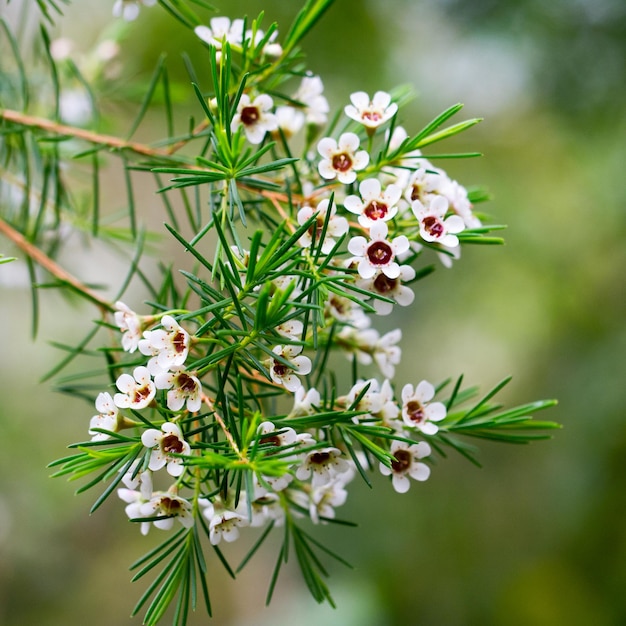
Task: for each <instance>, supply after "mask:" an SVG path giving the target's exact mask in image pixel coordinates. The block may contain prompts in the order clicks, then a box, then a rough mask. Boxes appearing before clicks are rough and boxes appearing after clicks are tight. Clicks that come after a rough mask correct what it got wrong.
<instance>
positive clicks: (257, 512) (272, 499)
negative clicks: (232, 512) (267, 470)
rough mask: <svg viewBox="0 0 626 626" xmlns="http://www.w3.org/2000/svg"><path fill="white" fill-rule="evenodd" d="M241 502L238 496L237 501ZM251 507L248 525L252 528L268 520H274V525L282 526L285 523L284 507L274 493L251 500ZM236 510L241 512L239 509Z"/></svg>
mask: <svg viewBox="0 0 626 626" xmlns="http://www.w3.org/2000/svg"><path fill="white" fill-rule="evenodd" d="M241 502H242V501H241V498H240V499H239V503H240V504H241ZM244 505H245V502H244ZM251 509H252V519H251V520H250V526H251V527H252V528H258V527H259V526H263V524H265V522H267V521H268V520H274V525H275V526H282V525H283V524H284V523H285V509H283V507H282V505H281V502H280V498H279V496H278V495H277V494H275V493H266V494H264V495H262V496H260V497H258V498H256V500H255V501H254V502H252V505H251ZM238 512H239V513H240V514H241V513H242V512H241V511H238ZM246 516H247V515H246Z"/></svg>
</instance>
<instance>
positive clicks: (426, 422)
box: [402, 380, 446, 435]
mask: <svg viewBox="0 0 626 626" xmlns="http://www.w3.org/2000/svg"><path fill="white" fill-rule="evenodd" d="M434 396H435V388H434V387H433V386H432V385H431V384H430V383H429V382H428V381H426V380H423V381H422V382H421V383H419V385H417V387H416V388H415V391H413V385H405V386H404V387H403V388H402V403H403V404H402V419H403V420H404V423H405V424H406V425H407V426H416V427H417V428H419V429H420V430H421V431H422V432H423V433H424V434H425V435H434V434H435V433H436V432H437V431H438V430H439V428H438V426H437V425H436V424H433V422H438V421H439V420H442V419H443V418H444V417H445V416H446V407H445V406H444V404H443V403H441V402H430V401H431V400H432V399H433V397H434Z"/></svg>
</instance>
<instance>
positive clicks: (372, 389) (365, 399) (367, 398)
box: [338, 378, 383, 423]
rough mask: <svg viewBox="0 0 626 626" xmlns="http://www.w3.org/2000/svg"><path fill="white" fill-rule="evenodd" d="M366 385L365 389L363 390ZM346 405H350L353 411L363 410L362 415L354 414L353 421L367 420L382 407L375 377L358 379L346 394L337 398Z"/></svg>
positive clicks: (381, 399)
mask: <svg viewBox="0 0 626 626" xmlns="http://www.w3.org/2000/svg"><path fill="white" fill-rule="evenodd" d="M366 387H367V391H366V392H365V393H363V390H364V389H365V388H366ZM361 393H363V396H362V397H361V399H360V400H359V401H358V402H357V403H356V404H354V403H355V401H356V399H357V398H358V397H359V395H361ZM338 400H340V401H342V403H343V404H344V405H345V406H346V407H351V409H352V410H354V411H363V415H359V416H355V417H354V418H353V421H354V422H355V423H357V422H358V421H359V420H367V419H368V418H370V419H371V418H372V417H373V416H374V414H376V413H378V412H379V411H380V410H381V409H382V408H383V398H382V396H381V395H380V393H379V392H378V381H377V380H376V379H375V378H370V379H369V380H358V381H357V382H356V383H355V384H354V385H353V386H352V389H350V391H349V393H348V395H347V396H345V397H343V398H338Z"/></svg>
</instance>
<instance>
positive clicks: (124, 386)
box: [113, 366, 156, 411]
mask: <svg viewBox="0 0 626 626" xmlns="http://www.w3.org/2000/svg"><path fill="white" fill-rule="evenodd" d="M115 385H116V387H117V388H118V389H119V390H120V392H121V393H116V394H115V396H114V397H113V402H115V405H116V406H118V407H119V408H120V409H135V410H136V411H138V410H140V409H145V408H146V407H147V406H148V405H149V404H150V403H151V402H152V400H153V399H154V396H155V395H156V387H155V386H154V383H153V382H152V379H151V378H150V372H149V371H148V368H146V367H143V366H140V367H136V368H135V369H134V370H133V375H132V376H131V375H130V374H122V375H121V376H119V378H118V379H117V380H116V381H115Z"/></svg>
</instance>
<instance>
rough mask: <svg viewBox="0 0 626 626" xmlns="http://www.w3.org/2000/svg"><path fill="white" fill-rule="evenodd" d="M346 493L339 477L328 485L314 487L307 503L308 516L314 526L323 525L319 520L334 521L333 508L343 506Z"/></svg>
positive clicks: (346, 496) (343, 483)
mask: <svg viewBox="0 0 626 626" xmlns="http://www.w3.org/2000/svg"><path fill="white" fill-rule="evenodd" d="M347 498H348V492H347V491H346V489H345V482H344V481H343V480H342V477H341V476H339V477H337V478H335V479H333V480H331V481H330V482H329V483H326V484H324V485H320V486H318V487H314V488H313V490H312V491H311V495H310V501H309V514H310V516H311V520H312V521H313V523H314V524H319V523H320V522H322V523H324V520H322V519H320V518H324V517H325V518H328V519H335V507H337V506H341V505H342V504H345V502H346V499H347Z"/></svg>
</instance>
